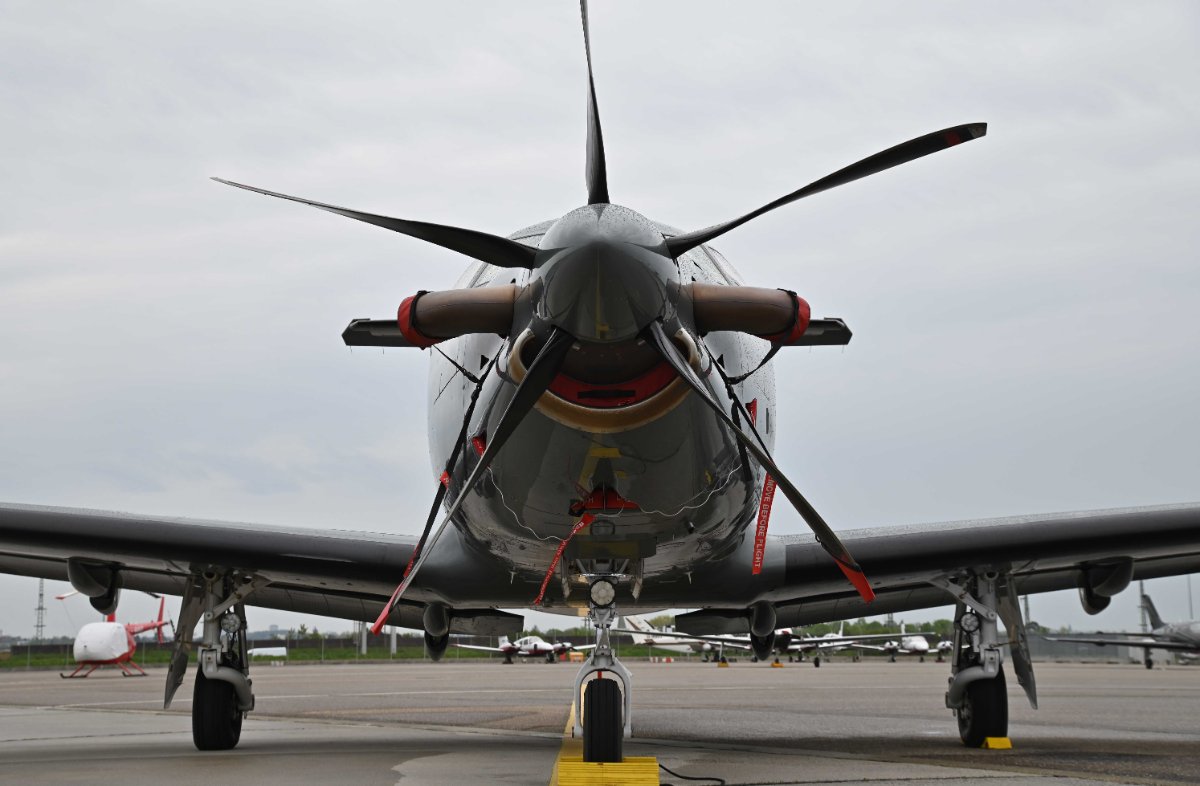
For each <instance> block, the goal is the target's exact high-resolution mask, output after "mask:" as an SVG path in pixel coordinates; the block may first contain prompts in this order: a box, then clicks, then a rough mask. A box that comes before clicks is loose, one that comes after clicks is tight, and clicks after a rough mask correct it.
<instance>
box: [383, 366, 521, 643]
mask: <svg viewBox="0 0 1200 786" xmlns="http://www.w3.org/2000/svg"><path fill="white" fill-rule="evenodd" d="M438 351H439V352H441V350H438ZM503 351H504V350H503V347H501V349H500V351H499V352H497V353H496V354H495V355H494V356H492V359H491V360H490V361H489V362H488V364H487V367H486V368H484V370H483V376H482V377H472V375H471V374H470V373H468V372H467V371H466V370H465V369H462V367H461V366H459V369H460V370H462V372H463V373H464V374H466V375H467V376H468V377H471V378H472V379H473V380H474V382H475V389H474V390H473V391H471V401H470V403H469V404H468V405H467V412H466V414H465V415H464V416H463V422H462V427H461V428H460V429H459V431H458V438H457V439H456V440H454V448H453V449H452V450H451V451H450V458H449V459H447V460H446V466H445V469H443V470H442V478H441V481H439V483H438V488H437V493H436V494H434V495H433V505H432V506H431V507H430V508H429V515H428V516H427V517H426V518H425V529H424V530H422V531H421V537H420V538H419V539H418V540H417V545H416V546H415V547H413V551H412V554H411V555H410V556H409V558H408V565H406V566H405V567H404V575H403V576H402V577H401V579H402V580H403V579H405V578H408V574H409V573H411V572H412V569H413V565H414V564H415V563H416V561H417V556H418V555H419V554H420V553H421V549H422V548H424V546H425V541H426V540H428V539H429V532H430V531H431V530H432V529H433V523H434V522H435V521H437V512H438V509H439V508H441V506H442V502H443V501H444V500H445V499H446V488H447V487H448V486H449V485H450V476H451V475H452V474H453V472H454V465H455V464H456V463H458V457H459V455H461V454H462V450H463V446H464V445H465V444H466V442H467V429H468V428H469V427H470V424H471V416H472V415H473V414H474V413H475V404H476V403H477V402H478V401H479V392H480V391H481V390H483V380H485V379H487V375H488V373H489V372H490V371H491V370H492V367H493V366H495V365H496V361H497V360H499V358H500V352H503ZM442 355H443V356H445V355H446V353H444V352H442ZM446 359H447V360H450V362H451V363H454V361H453V360H451V359H450V358H449V357H446ZM454 365H456V366H458V364H457V363H454ZM401 586H403V585H402V584H401ZM399 599H400V587H399V586H397V587H396V590H395V591H394V592H393V593H392V596H391V597H390V598H388V602H387V603H385V604H384V606H383V612H382V613H380V615H379V616H378V617H377V618H376V619H375V624H374V625H372V626H371V632H372V633H374V634H375V635H379V631H380V630H382V629H383V626H384V624H385V623H386V622H387V618H388V616H389V615H390V614H391V613H392V609H393V608H394V607H395V605H396V601H397V600H399Z"/></svg>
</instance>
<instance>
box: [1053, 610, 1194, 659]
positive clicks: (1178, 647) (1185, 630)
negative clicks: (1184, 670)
mask: <svg viewBox="0 0 1200 786" xmlns="http://www.w3.org/2000/svg"><path fill="white" fill-rule="evenodd" d="M1142 608H1143V609H1145V610H1146V617H1147V618H1148V619H1149V620H1150V632H1149V633H1141V634H1138V633H1107V634H1105V633H1101V634H1097V635H1095V636H1075V635H1071V636H1043V637H1042V638H1044V639H1046V641H1073V642H1077V643H1080V644H1095V645H1096V646H1097V647H1104V646H1113V647H1140V648H1141V649H1142V652H1143V661H1142V662H1143V663H1145V664H1146V668H1148V669H1152V668H1154V658H1152V657H1150V651H1151V650H1170V651H1173V652H1177V653H1179V654H1180V656H1181V657H1183V658H1186V659H1189V660H1190V659H1191V658H1194V657H1196V656H1200V621H1196V620H1193V621H1188V622H1170V623H1168V622H1163V618H1162V617H1160V616H1158V609H1156V608H1154V601H1152V600H1150V596H1149V595H1142Z"/></svg>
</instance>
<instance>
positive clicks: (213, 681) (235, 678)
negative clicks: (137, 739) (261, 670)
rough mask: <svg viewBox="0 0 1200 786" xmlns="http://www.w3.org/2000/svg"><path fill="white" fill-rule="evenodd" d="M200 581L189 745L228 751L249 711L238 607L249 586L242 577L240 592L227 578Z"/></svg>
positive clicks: (243, 628) (241, 613) (241, 610)
mask: <svg viewBox="0 0 1200 786" xmlns="http://www.w3.org/2000/svg"><path fill="white" fill-rule="evenodd" d="M204 580H205V584H206V588H205V598H204V617H203V619H204V637H203V643H202V644H201V645H200V648H199V651H198V653H197V655H198V660H199V665H200V668H199V669H198V670H197V673H196V685H195V688H194V689H193V691H192V741H193V742H194V743H195V745H196V747H197V748H199V749H200V750H202V751H211V750H229V749H230V748H233V747H234V746H236V745H237V744H238V740H239V739H240V738H241V735H242V718H243V717H244V716H245V714H246V713H247V712H249V711H250V710H252V709H254V694H253V693H252V692H251V690H250V677H249V674H250V659H249V657H247V654H246V608H245V606H244V605H243V604H242V600H243V599H244V598H245V596H246V595H247V594H249V592H250V591H252V590H253V587H252V586H251V582H250V581H249V578H248V577H247V579H246V580H245V582H244V585H243V587H242V588H240V589H239V588H235V587H234V584H235V582H234V580H233V578H232V577H230V576H223V575H219V574H213V573H210V574H207V575H205V576H204Z"/></svg>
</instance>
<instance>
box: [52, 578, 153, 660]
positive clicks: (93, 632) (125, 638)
mask: <svg viewBox="0 0 1200 786" xmlns="http://www.w3.org/2000/svg"><path fill="white" fill-rule="evenodd" d="M75 594H77V593H74V592H68V593H67V594H66V595H58V596H56V598H57V599H58V600H65V599H67V598H69V597H70V596H71V595H75ZM166 602H167V599H166V598H160V599H159V601H158V619H157V620H153V621H151V622H126V623H120V622H117V615H116V613H115V612H114V613H112V614H109V615H107V616H106V617H105V618H104V621H103V622H89V623H88V624H86V625H84V626H83V627H82V628H80V629H79V634H78V635H77V636H76V637H75V645H74V647H73V648H72V654H73V655H74V657H75V662H76V663H78V664H79V666H78V667H76V669H75V671H73V672H71V673H70V674H60V675H59V676H60V677H63V678H64V679H71V678H73V677H75V678H80V679H82V678H84V677H87V676H89V675H90V674H91V673H92V672H93V671H95V670H96V669H98V668H100V667H101V666H116V667H117V668H119V669H120V670H121V674H122V675H123V676H125V677H145V676H146V671H145V669H143V668H142V667H141V666H139V665H138V664H137V662H136V661H134V659H133V653H134V652H136V651H137V638H136V637H137V635H138V634H139V633H148V632H149V631H154V632H155V634H156V635H157V637H158V643H159V644H162V643H163V628H164V627H166V626H167V625H170V624H171V622H170V621H169V620H164V619H163V610H164V607H165V605H166ZM81 672H82V673H81Z"/></svg>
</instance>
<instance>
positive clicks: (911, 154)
mask: <svg viewBox="0 0 1200 786" xmlns="http://www.w3.org/2000/svg"><path fill="white" fill-rule="evenodd" d="M986 133H987V123H968V124H967V125H962V126H954V127H953V128H944V129H942V130H941V131H934V132H933V133H932V134H926V135H925V136H919V137H917V138H916V139H910V140H909V141H907V142H903V143H901V144H899V145H896V146H895V147H889V148H888V149H887V150H884V151H883V152H881V153H876V154H875V155H873V156H868V157H867V158H864V159H863V160H861V161H858V162H856V163H853V164H851V165H850V166H848V167H845V168H844V169H839V170H838V171H836V172H834V173H833V174H831V175H826V176H825V177H823V178H821V179H820V180H817V181H814V182H812V183H809V184H808V185H806V186H805V187H804V188H801V189H800V190H799V191H793V192H792V193H790V194H788V195H787V196H782V197H780V198H779V199H776V200H775V201H774V202H771V203H770V204H768V205H763V206H762V207H760V208H759V209H758V210H755V211H753V212H751V213H747V214H746V215H744V216H742V217H741V218H735V219H733V220H732V221H726V222H725V223H724V224H716V225H715V226H711V227H709V228H707V229H698V230H696V231H695V232H688V233H686V234H683V235H676V236H675V237H670V238H667V248H668V249H670V251H671V256H673V257H678V256H679V255H680V254H683V253H686V252H687V251H690V250H691V249H693V248H695V247H696V246H698V245H700V244H702V243H707V242H709V241H710V240H712V239H713V238H716V237H719V236H720V235H723V234H725V233H726V232H728V231H729V230H731V229H734V228H735V227H739V226H741V225H742V224H744V223H746V222H747V221H749V220H750V219H752V218H757V217H758V216H761V215H762V214H763V213H768V212H770V211H772V210H774V209H775V208H777V207H782V206H784V205H787V204H790V203H792V202H795V201H796V200H798V199H803V198H804V197H807V196H812V195H813V194H817V193H820V192H821V191H827V190H829V189H831V188H836V187H837V186H841V185H845V184H846V183H849V182H851V181H853V180H858V179H859V178H863V177H866V176H867V175H873V174H875V173H876V172H882V171H883V170H885V169H891V168H892V167H894V166H899V165H900V164H904V163H907V162H909V161H913V160H915V159H918V158H921V157H923V156H927V155H929V154H930V153H936V152H938V151H939V150H945V149H946V148H948V147H953V146H955V145H957V144H961V143H963V142H970V141H971V140H972V139H978V138H979V137H981V136H983V135H984V134H986Z"/></svg>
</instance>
